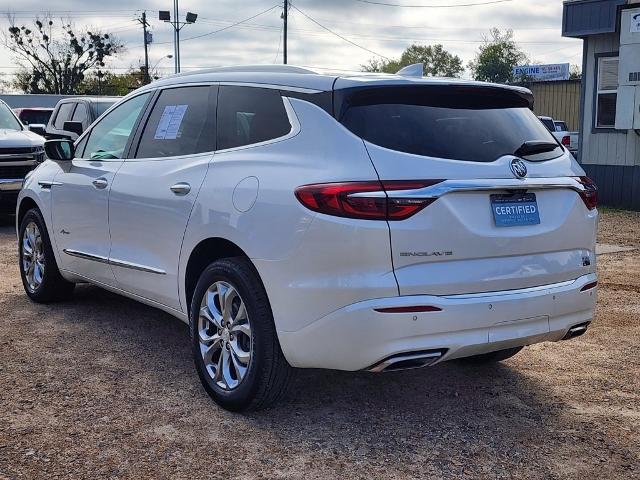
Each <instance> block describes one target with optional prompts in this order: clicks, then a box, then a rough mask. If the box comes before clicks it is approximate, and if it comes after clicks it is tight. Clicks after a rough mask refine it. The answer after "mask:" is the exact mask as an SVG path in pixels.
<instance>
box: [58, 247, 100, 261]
mask: <svg viewBox="0 0 640 480" xmlns="http://www.w3.org/2000/svg"><path fill="white" fill-rule="evenodd" d="M62 251H63V252H64V253H66V254H67V255H71V256H72V257H78V258H82V259H83V260H92V261H94V262H99V263H109V259H108V258H107V257H103V256H100V255H93V254H91V253H86V252H81V251H79V250H73V249H71V248H65V249H63V250H62Z"/></svg>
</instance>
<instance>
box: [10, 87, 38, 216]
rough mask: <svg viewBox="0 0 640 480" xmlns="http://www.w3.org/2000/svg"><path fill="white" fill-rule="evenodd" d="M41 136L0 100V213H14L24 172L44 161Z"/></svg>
mask: <svg viewBox="0 0 640 480" xmlns="http://www.w3.org/2000/svg"><path fill="white" fill-rule="evenodd" d="M43 145H44V138H42V137H41V136H40V135H37V134H35V133H33V132H31V131H29V129H28V128H27V127H25V126H24V125H23V124H22V122H21V121H20V120H19V119H18V117H17V116H16V115H15V113H14V112H13V110H11V109H10V108H9V106H8V105H7V104H6V103H4V102H3V101H2V100H0V213H2V214H4V213H14V212H15V209H16V200H17V198H18V193H19V192H20V189H21V188H22V181H23V180H24V177H25V175H26V174H27V173H28V172H29V171H30V170H32V169H33V168H34V167H35V166H36V165H37V164H38V163H40V162H42V161H43V160H44V147H43Z"/></svg>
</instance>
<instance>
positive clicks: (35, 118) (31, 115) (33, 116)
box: [20, 110, 51, 125]
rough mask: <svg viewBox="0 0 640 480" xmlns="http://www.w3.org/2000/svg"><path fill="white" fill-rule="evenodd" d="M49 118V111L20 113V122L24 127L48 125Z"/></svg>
mask: <svg viewBox="0 0 640 480" xmlns="http://www.w3.org/2000/svg"><path fill="white" fill-rule="evenodd" d="M50 117H51V110H23V111H22V112H21V113H20V120H22V121H23V122H24V123H25V124H26V125H32V124H34V123H35V124H43V125H46V124H47V123H49V118H50Z"/></svg>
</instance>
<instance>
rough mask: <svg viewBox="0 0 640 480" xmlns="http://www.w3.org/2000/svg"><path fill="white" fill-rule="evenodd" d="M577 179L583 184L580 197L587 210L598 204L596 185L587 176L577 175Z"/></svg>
mask: <svg viewBox="0 0 640 480" xmlns="http://www.w3.org/2000/svg"><path fill="white" fill-rule="evenodd" d="M577 180H578V181H579V182H580V183H581V184H582V185H583V186H584V191H583V192H580V198H582V201H583V202H584V204H585V206H586V207H587V208H588V209H589V210H593V209H594V208H596V207H597V206H598V187H597V186H596V184H595V182H594V181H593V180H591V179H590V178H589V177H578V178H577Z"/></svg>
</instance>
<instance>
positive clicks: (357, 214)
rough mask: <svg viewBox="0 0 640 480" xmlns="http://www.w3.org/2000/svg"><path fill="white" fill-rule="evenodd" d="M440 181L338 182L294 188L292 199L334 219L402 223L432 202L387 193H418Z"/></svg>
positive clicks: (428, 199)
mask: <svg viewBox="0 0 640 480" xmlns="http://www.w3.org/2000/svg"><path fill="white" fill-rule="evenodd" d="M441 181H442V180H422V181H420V180H415V181H414V180H394V181H382V182H380V181H370V182H340V183H319V184H314V185H303V186H301V187H298V188H296V191H295V195H296V198H297V199H298V200H299V201H300V203H302V204H303V205H304V206H305V207H307V208H308V209H309V210H313V211H314V212H320V213H324V214H326V215H333V216H336V217H346V218H359V219H364V220H404V219H406V218H409V217H410V216H412V215H415V214H416V213H418V212H419V211H420V210H422V209H423V208H424V207H426V206H427V205H429V204H431V203H433V202H434V201H435V199H434V198H416V197H412V196H411V195H407V197H402V196H394V198H389V196H388V195H387V192H390V191H396V192H398V191H404V190H407V191H408V192H409V191H410V190H418V189H421V188H425V187H429V186H431V185H435V184H436V183H439V182H441Z"/></svg>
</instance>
